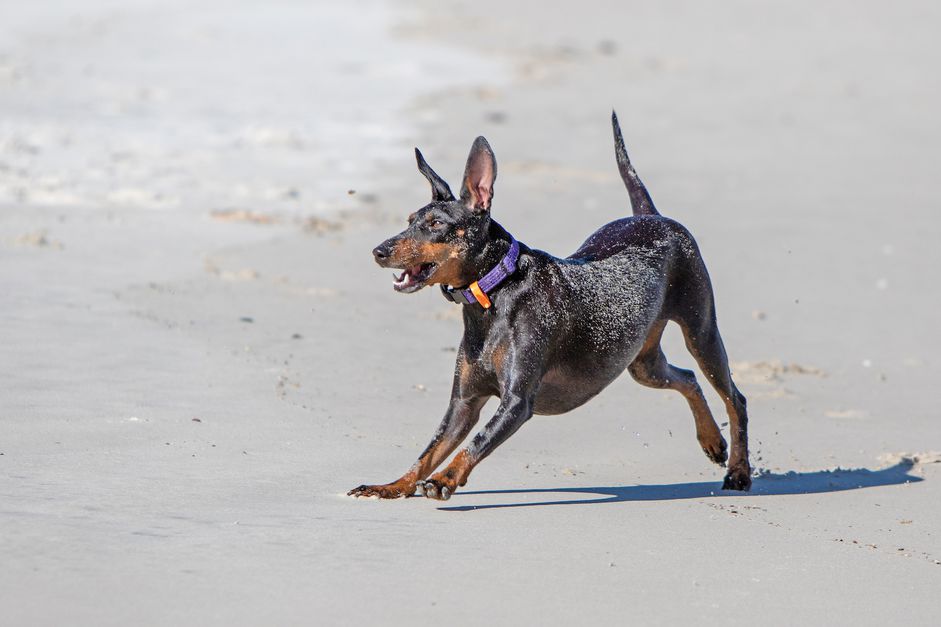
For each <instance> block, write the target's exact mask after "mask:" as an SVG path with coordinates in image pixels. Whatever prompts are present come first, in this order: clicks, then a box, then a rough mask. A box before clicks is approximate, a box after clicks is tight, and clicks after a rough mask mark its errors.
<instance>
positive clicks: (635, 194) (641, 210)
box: [611, 111, 660, 216]
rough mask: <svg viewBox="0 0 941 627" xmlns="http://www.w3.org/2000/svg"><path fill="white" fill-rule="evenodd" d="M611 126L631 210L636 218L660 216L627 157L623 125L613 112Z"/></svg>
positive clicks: (619, 167)
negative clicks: (622, 133) (622, 131)
mask: <svg viewBox="0 0 941 627" xmlns="http://www.w3.org/2000/svg"><path fill="white" fill-rule="evenodd" d="M611 126H612V127H614V156H615V158H616V159H617V162H618V170H620V172H621V178H622V179H624V186H625V187H627V193H628V195H629V196H630V197H631V209H633V210H634V215H635V216H658V215H660V213H659V212H658V211H657V208H656V207H654V206H653V200H651V199H650V194H648V193H647V188H646V187H644V183H643V182H642V181H641V180H640V177H639V176H637V171H636V170H634V166H632V165H631V160H630V157H628V156H627V148H625V147H624V136H623V135H621V125H620V124H618V115H617V113H615V112H614V111H612V112H611Z"/></svg>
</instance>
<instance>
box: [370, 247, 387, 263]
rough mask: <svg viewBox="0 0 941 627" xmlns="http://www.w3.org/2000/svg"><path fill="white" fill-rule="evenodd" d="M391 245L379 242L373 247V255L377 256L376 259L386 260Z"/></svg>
mask: <svg viewBox="0 0 941 627" xmlns="http://www.w3.org/2000/svg"><path fill="white" fill-rule="evenodd" d="M389 254H390V252H389V247H388V245H386V244H379V245H378V246H376V247H375V248H373V249H372V256H373V257H375V258H376V261H385V260H386V259H388V258H389Z"/></svg>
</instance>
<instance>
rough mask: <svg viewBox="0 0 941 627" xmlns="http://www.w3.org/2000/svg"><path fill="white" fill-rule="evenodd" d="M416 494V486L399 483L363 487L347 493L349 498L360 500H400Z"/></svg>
mask: <svg viewBox="0 0 941 627" xmlns="http://www.w3.org/2000/svg"><path fill="white" fill-rule="evenodd" d="M414 493H415V486H414V484H413V485H409V484H405V483H402V482H399V481H394V482H392V483H386V484H383V485H361V486H359V487H356V488H353V489H352V490H350V491H349V492H347V495H348V496H355V497H358V498H374V499H376V498H378V499H400V498H403V497H406V496H411V495H413V494H414Z"/></svg>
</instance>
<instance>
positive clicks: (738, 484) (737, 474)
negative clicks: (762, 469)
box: [722, 466, 751, 492]
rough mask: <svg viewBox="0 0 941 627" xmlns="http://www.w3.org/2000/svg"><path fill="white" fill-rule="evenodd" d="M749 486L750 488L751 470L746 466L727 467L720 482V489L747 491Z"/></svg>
mask: <svg viewBox="0 0 941 627" xmlns="http://www.w3.org/2000/svg"><path fill="white" fill-rule="evenodd" d="M749 488H751V471H750V470H749V468H748V466H745V467H741V466H738V467H733V468H729V472H728V473H726V475H725V480H724V481H723V482H722V489H723V490H739V491H741V492H747V491H748V490H749Z"/></svg>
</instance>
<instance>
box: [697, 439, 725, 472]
mask: <svg viewBox="0 0 941 627" xmlns="http://www.w3.org/2000/svg"><path fill="white" fill-rule="evenodd" d="M699 445H700V446H701V447H702V450H703V452H704V453H705V454H706V457H708V458H709V460H710V461H712V462H714V463H716V464H718V465H720V466H725V462H727V461H728V460H729V453H728V448H729V447H728V445H727V444H726V443H725V438H723V437H722V436H721V435H720V436H719V437H718V439H715V440H713V441H709V442H704V441H702V440H700V441H699Z"/></svg>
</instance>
